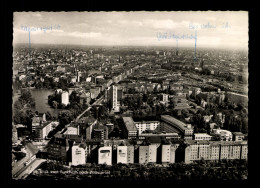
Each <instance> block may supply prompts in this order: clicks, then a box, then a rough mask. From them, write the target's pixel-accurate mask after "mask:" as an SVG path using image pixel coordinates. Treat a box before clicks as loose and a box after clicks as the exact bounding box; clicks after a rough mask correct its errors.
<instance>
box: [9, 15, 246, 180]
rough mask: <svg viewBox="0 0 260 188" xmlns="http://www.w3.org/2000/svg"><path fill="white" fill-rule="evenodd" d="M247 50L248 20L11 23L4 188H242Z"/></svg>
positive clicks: (80, 18) (35, 18) (114, 18)
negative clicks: (214, 187) (160, 185)
mask: <svg viewBox="0 0 260 188" xmlns="http://www.w3.org/2000/svg"><path fill="white" fill-rule="evenodd" d="M248 44H249V14H248V11H130V12H124V11H107V12H104V11H100V12H90V11H89V12H88V11H84V12H76V11H69V12H47V11H37V12H30V11H29V12H19V11H17V12H13V41H12V45H13V52H12V59H13V62H12V72H13V74H12V122H10V124H9V125H8V126H10V127H11V123H12V128H11V130H12V139H11V142H12V148H11V151H10V152H11V157H12V159H11V164H10V165H11V166H12V167H11V170H12V172H11V173H12V179H13V180H14V181H15V180H57V181H59V180H73V181H80V180H91V181H92V180H94V181H99V180H112V181H114V180H131V181H139V180H162V181H167V180H185V181H186V180H243V181H244V180H247V179H248V76H249V73H248V59H249V58H248V51H249V46H248ZM10 105H11V104H10Z"/></svg>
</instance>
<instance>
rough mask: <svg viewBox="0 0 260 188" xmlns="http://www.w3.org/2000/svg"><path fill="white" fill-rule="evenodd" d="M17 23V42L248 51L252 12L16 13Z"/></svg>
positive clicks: (15, 29)
mask: <svg viewBox="0 0 260 188" xmlns="http://www.w3.org/2000/svg"><path fill="white" fill-rule="evenodd" d="M13 25H14V33H13V44H17V43H28V44H29V45H30V44H67V45H87V46H88V45H95V46H96V45H97V46H98V45H101V46H102V45H103V46H162V47H163V46H172V47H195V45H196V48H205V47H208V48H223V47H224V48H232V49H235V48H239V49H248V13H247V12H246V11H239V12H235V11H225V12H223V11H218V12H214V11H205V12H194V11H193V12H192V11H191V12H144V11H143V12H15V13H14V22H13ZM43 27H47V29H46V30H45V31H44V28H43ZM29 28H30V30H31V31H30V33H29ZM195 32H196V35H197V40H196V42H195V41H194V40H193V39H189V38H181V37H182V36H191V35H193V36H194V35H195ZM158 36H160V37H158ZM172 36H175V37H172ZM176 36H177V37H179V38H180V39H178V42H177V40H176ZM162 37H164V38H162ZM165 37H167V38H165Z"/></svg>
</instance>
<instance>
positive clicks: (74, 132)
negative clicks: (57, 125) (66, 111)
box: [63, 126, 79, 135]
mask: <svg viewBox="0 0 260 188" xmlns="http://www.w3.org/2000/svg"><path fill="white" fill-rule="evenodd" d="M66 129H67V130H66V131H65V132H64V133H63V134H64V135H79V132H78V128H77V127H72V126H71V127H67V128H66Z"/></svg>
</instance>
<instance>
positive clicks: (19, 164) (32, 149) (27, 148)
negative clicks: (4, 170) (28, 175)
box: [12, 143, 37, 175]
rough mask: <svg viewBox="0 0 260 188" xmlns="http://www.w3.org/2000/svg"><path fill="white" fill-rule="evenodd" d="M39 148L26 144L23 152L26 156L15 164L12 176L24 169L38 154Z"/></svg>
mask: <svg viewBox="0 0 260 188" xmlns="http://www.w3.org/2000/svg"><path fill="white" fill-rule="evenodd" d="M36 150H37V148H35V146H34V145H33V144H32V143H26V144H25V146H24V150H22V151H23V152H24V153H26V156H25V157H24V158H22V159H21V160H19V161H17V162H16V163H14V165H13V168H12V174H13V175H14V174H16V173H17V172H18V171H19V170H21V169H22V168H23V167H24V163H25V162H27V161H29V160H30V158H31V157H32V156H33V155H34V154H35V153H36Z"/></svg>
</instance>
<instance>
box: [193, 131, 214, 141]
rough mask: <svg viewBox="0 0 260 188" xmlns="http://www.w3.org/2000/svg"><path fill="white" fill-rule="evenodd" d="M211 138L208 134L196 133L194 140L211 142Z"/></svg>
mask: <svg viewBox="0 0 260 188" xmlns="http://www.w3.org/2000/svg"><path fill="white" fill-rule="evenodd" d="M211 137H212V136H210V135H208V134H207V133H194V140H211Z"/></svg>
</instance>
